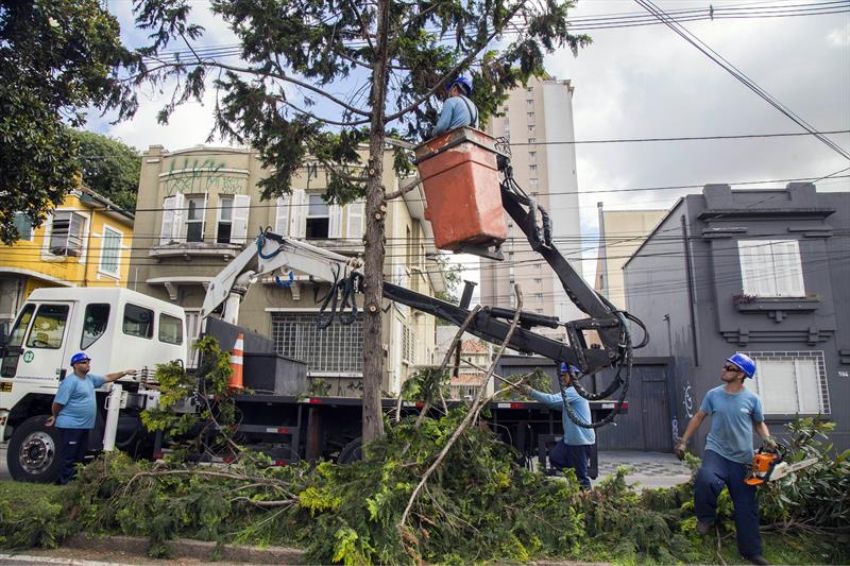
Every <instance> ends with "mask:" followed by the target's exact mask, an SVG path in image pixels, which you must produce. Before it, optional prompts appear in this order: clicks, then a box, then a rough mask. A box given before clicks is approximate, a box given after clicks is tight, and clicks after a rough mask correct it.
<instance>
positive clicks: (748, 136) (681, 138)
mask: <svg viewBox="0 0 850 566" xmlns="http://www.w3.org/2000/svg"><path fill="white" fill-rule="evenodd" d="M847 133H850V130H828V131H822V132H786V133H775V134H732V135H725V136H723V135H720V136H679V137H670V138H613V139H602V140H575V141H567V140H563V141H543V142H510V145H511V146H529V145H534V146H537V145H585V144H604V143H639V142H640V143H642V142H678V141H703V140H742V139H764V138H788V137H801V136H814V135H815V134H821V135H834V134H847Z"/></svg>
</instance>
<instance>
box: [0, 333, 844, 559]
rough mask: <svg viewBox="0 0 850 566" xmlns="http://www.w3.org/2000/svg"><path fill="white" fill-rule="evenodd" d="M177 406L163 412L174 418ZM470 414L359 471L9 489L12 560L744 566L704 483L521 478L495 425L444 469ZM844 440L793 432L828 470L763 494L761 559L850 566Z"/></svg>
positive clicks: (141, 473)
mask: <svg viewBox="0 0 850 566" xmlns="http://www.w3.org/2000/svg"><path fill="white" fill-rule="evenodd" d="M200 347H201V349H202V350H204V351H205V352H206V353H207V354H208V355H207V356H206V358H205V359H206V362H205V363H206V364H208V365H207V366H206V368H205V372H206V373H204V375H208V376H212V377H210V378H209V379H210V380H211V381H210V382H209V383H207V384H206V385H204V386H203V387H209V388H210V389H208V390H207V391H208V392H210V395H209V396H210V397H213V398H215V397H221V398H222V399H226V377H227V373H228V372H227V371H225V370H226V369H229V368H226V354H224V353H222V352H221V351H220V350H218V348H217V346H215V344H214V343H202V344H201V345H200ZM161 369H162V371H163V372H164V373H163V374H162V375H161V384H162V385H163V386H164V387H165V388H166V389H167V388H169V387H175V388H176V389H185V391H184V394H186V395H189V396H197V394H198V391H199V386H195V387H190V386H189V385H188V384H189V382H190V381H191V380H190V379H189V378H188V377H187V376H185V375H183V374H182V373H181V372H180V371H177V368H171V367H167V368H161ZM436 373H437V372H432V373H429V374H426V375H424V376H423V377H422V379H421V380H419V381H418V382H417V383H418V384H419V389H420V391H419V392H418V393H420V394H427V395H430V397H428V398H429V399H430V400H431V401H434V400H435V397H436V396H437V395H438V389H439V383H440V381H441V380H440V379H438V378H437V377H438V376H437V375H436ZM169 376H170V377H169ZM171 378H174V379H173V383H171V382H170V381H169V379H171ZM169 399H170V398H169V397H168V396H166V400H165V403H164V405H163V411H164V409H167V408H168V407H173V406H175V405H176V404H177V403H176V401H174V402H172V400H169ZM176 399H177V397H175V400H176ZM468 410H469V409H468V408H467V407H458V408H455V409H452V410H450V411H449V413H448V414H447V415H445V416H443V417H442V418H439V419H435V418H430V417H423V418H417V417H415V416H411V417H408V418H405V419H403V420H402V421H401V422H399V423H387V434H386V436H385V438H383V439H382V440H380V441H378V442H375V443H373V444H371V445H369V446H367V449H366V453H365V456H366V457H365V459H364V460H363V461H359V462H355V463H353V464H349V465H337V464H332V463H330V462H320V463H318V464H315V465H310V464H308V463H301V464H298V465H295V466H290V467H273V466H271V465H270V464H271V463H270V461H269V460H268V459H267V458H266V457H265V456H263V455H261V454H256V453H249V452H242V453H241V454H240V455H239V457H238V458H237V459H236V462H235V463H234V464H231V465H227V466H224V465H219V466H212V465H205V464H200V465H198V464H190V463H188V460H187V459H186V457H187V454H188V453H189V452H188V451H187V450H178V451H175V452H174V453H173V454H172V455H171V457H170V459H169V460H168V461H166V462H160V463H152V462H145V461H139V462H134V461H132V460H130V459H129V458H128V457H127V456H126V455H124V454H121V453H114V454H108V455H104V456H102V457H101V458H99V459H97V460H96V461H95V462H93V463H92V464H90V465H88V466H87V467H86V468H84V469H82V470H81V471H80V474H79V477H78V479H77V480H76V481H74V482H72V484H71V485H70V486H68V487H66V488H58V487H54V486H31V485H24V484H14V483H9V484H0V546H3V547H8V548H26V547H32V546H41V547H50V546H54V545H56V544H57V543H59V542H61V540H62V538H63V537H65V536H67V535H68V534H71V533H73V532H77V531H79V530H82V531H86V532H89V533H104V534H124V535H133V536H144V537H148V538H149V539H150V542H151V546H150V553H151V554H152V555H154V556H163V555H165V554H166V552H167V546H166V544H165V543H166V542H167V541H168V540H170V539H172V538H175V537H189V538H196V539H202V540H210V541H216V542H220V543H240V544H253V545H267V544H275V545H292V546H297V547H300V548H303V549H305V551H306V553H307V557H308V559H309V560H310V561H313V562H316V563H323V564H325V563H344V564H371V563H392V564H396V563H421V562H429V563H470V562H476V563H485V562H500V563H504V562H512V563H513V562H516V563H518V562H528V561H531V560H540V559H566V560H583V561H586V560H596V561H610V562H615V563H620V564H637V563H641V564H644V563H659V564H669V563H718V562H726V563H737V562H739V561H740V557H739V556H738V555H737V550H736V545H735V539H734V521H733V519H732V516H733V515H732V514H733V509H732V504H731V501H730V499H729V495H728V493H727V492H725V491H724V492H723V493H722V494H721V496H720V499H719V502H718V519H717V524H716V531H715V533H714V534H712V535H709V536H707V537H700V536H699V535H698V534H697V532H696V518H695V517H694V514H693V495H692V494H693V486H692V484H690V483H687V484H683V485H679V486H676V487H673V488H668V489H655V490H645V491H642V492H641V491H638V490H636V489H635V488H634V487H631V486H629V485H628V484H627V483H626V475H627V473H628V470H627V469H626V468H622V469H619V470H617V471H616V473H614V474H612V475H610V476H609V477H607V478H605V479H603V480H602V481H600V482H597V484H596V485H595V486H594V490H593V491H592V492H583V491H581V490H580V489H579V486H578V483H577V482H576V480H575V476H574V475H573V474H572V472H571V471H569V472H567V473H566V474H565V475H564V477H555V478H552V477H546V476H544V475H542V474H540V473H537V472H535V471H532V470H529V469H527V468H526V467H524V466H523V465H521V462H522V461H523V460H522V458H520V457H519V456H520V455H519V454H517V453H516V452H515V451H514V450H513V449H512V448H510V447H509V446H507V445H505V444H503V443H501V442H500V441H499V440H498V438H497V437H496V436H495V435H494V434H493V433H492V432H491V431H490V429H489V428H488V427H486V426H471V427H469V428H466V429H465V430H464V431H463V432H462V433H461V434H460V435H459V436H458V439H457V442H456V443H455V444H454V445H453V446H452V447H451V449H450V450H449V451H448V452H447V453H446V457H445V459H443V460H442V461H440V462H439V465H437V466H434V464H435V462H436V461H437V458H438V454H439V453H440V452H441V450H443V448H444V447H445V446H447V444H448V443H449V441H450V439H451V438H452V437H453V436H454V435H456V434H457V430H458V427H459V425H460V423H461V422H462V421H463V420H464V418H465V417H466V415H467V411H468ZM164 412H165V411H164ZM164 412H163V414H150V415H148V416H147V417H146V418H147V419H148V422H149V423H160V424H161V425H162V426H163V427H164V428H165V429H166V430H168V431H169V432H170V433H173V431H174V430H175V427H176V429H179V430H180V432H181V434H184V435H185V434H187V433H188V432H191V431H192V430H195V429H197V427H198V426H199V425H200V426H202V427H203V426H206V425H207V424H208V423H209V422H211V421H212V420H213V419H212V415H214V412H211V413H210V414H208V415H206V416H205V417H200V416H199V415H197V414H196V415H195V416H194V417H193V418H194V419H196V420H195V421H194V422H193V423H192V424H187V422H186V421H185V420H184V418H183V416H180V417H179V418H177V419H176V420H172V421H168V420H167V415H166V414H164ZM170 427H171V428H170ZM833 427H834V425H833V424H832V423H828V422H825V421H823V420H822V419H800V420H798V421H796V422H794V423H792V424H790V425H789V427H788V428H789V431H790V434H791V442H790V446H789V454H788V459H789V460H790V461H796V460H799V459H803V458H805V457H810V456H816V457H817V458H818V459H819V460H818V463H817V464H816V465H815V466H813V467H810V468H808V469H806V470H804V471H802V472H799V473H798V474H796V475H795V476H790V477H788V478H785V479H783V480H781V481H777V482H773V483H771V484H769V485H767V486H764V487H762V488H760V500H761V511H762V527H763V531H764V532H765V545H764V546H765V555H766V557H767V558H768V559H769V560H771V561H773V562H777V563H792V564H801V563H847V562H848V560H850V552H848V551H847V550H846V549H847V548H850V544H848V543H850V529H848V527H847V525H848V521H847V513H848V489H847V488H848V485H847V482H848V477H850V474H849V473H848V472H850V469H848V453H844V454H841V455H838V456H834V455H831V454H832V453H831V452H830V449H831V446H830V445H829V444H828V442H827V441H826V438H827V434H828V433H829V432H830V430H832V428H833ZM207 437H209V435H207ZM220 438H223V439H226V440H227V441H228V442H232V439H229V437H228V436H227V435H226V434H225V435H220ZM184 446H185V447H188V446H190V444H184ZM197 448H198V447H197V446H194V449H195V450H197ZM687 463H688V465H689V466H691V468H692V469H694V470H696V469H697V468H698V466H699V459H697V458H695V457H693V456H689V457H688V460H687ZM432 467H434V472H433V474H431V475H429V469H430V468H432ZM425 477H427V481H426V482H425V484H424V488H423V489H421V491H419V492H418V493H417V495H416V497H413V498H412V497H411V496H412V494H414V493H415V492H416V487H417V485H418V484H419V483H420V481H421V480H422V479H423V478H425ZM408 509H409V513H408V512H406V511H407V510H408Z"/></svg>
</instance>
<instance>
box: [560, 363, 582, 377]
mask: <svg viewBox="0 0 850 566" xmlns="http://www.w3.org/2000/svg"><path fill="white" fill-rule="evenodd" d="M558 369H559V370H561V373H567V370H569V372H570V373H571V374H573V375H578V374H580V373H581V371H580V370H579V369H578V368H577V367H576V366H574V365H572V364H567V362H561V366H560V367H559V368H558Z"/></svg>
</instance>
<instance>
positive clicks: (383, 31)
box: [363, 0, 390, 444]
mask: <svg viewBox="0 0 850 566" xmlns="http://www.w3.org/2000/svg"><path fill="white" fill-rule="evenodd" d="M389 13H390V4H389V0H379V2H378V14H377V21H378V30H377V37H376V46H375V48H376V51H377V53H376V57H375V65H374V69H373V72H372V94H371V99H372V100H371V102H372V118H371V126H370V131H369V133H370V139H369V170H368V175H369V181H368V183H367V184H366V253H365V257H364V266H363V270H364V271H365V284H366V289H365V301H364V303H365V309H364V311H365V312H364V319H365V320H364V322H363V444H367V443H369V442H371V441H373V440H376V439H378V438H380V437H382V436H383V435H384V420H383V413H382V411H381V383H382V381H383V377H384V349H383V344H382V338H383V336H382V333H381V326H382V325H381V315H382V311H381V302H382V298H383V288H384V258H385V256H386V249H385V247H384V245H385V239H386V238H385V231H386V213H387V205H386V200H385V198H384V197H385V192H384V186H383V175H384V136H385V134H384V106H385V104H386V102H385V101H386V97H387V69H388V62H387V44H388V41H389V37H388V35H389V34H388V28H389Z"/></svg>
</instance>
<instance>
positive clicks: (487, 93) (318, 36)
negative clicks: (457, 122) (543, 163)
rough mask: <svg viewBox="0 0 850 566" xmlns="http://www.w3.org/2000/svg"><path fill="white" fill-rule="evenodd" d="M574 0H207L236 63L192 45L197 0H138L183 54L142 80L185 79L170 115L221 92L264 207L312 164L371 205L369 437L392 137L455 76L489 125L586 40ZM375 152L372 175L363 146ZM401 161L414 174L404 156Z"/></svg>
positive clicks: (222, 130) (342, 194) (376, 413)
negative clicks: (233, 46)
mask: <svg viewBox="0 0 850 566" xmlns="http://www.w3.org/2000/svg"><path fill="white" fill-rule="evenodd" d="M572 6H573V2H571V1H567V2H559V1H557V0H541V1H539V2H527V1H509V0H406V1H392V0H375V1H374V2H356V1H354V0H331V1H327V0H300V1H298V2H292V1H286V0H211V3H210V7H211V10H212V12H213V13H214V14H215V15H217V16H219V17H221V18H223V19H224V20H225V21H226V22H227V23H228V24H229V26H230V28H231V29H232V30H233V32H234V33H235V35H236V36H237V37H238V39H239V41H240V50H239V51H240V58H239V60H238V61H234V59H233V58H224V57H220V56H217V55H216V52H214V51H211V50H207V51H205V50H202V49H195V48H194V47H193V46H192V43H191V41H190V39H193V38H191V37H188V32H189V31H190V30H191V31H193V32H195V33H196V34H197V35H200V32H199V30H197V28H190V27H189V26H188V25H187V22H188V21H189V20H188V14H189V10H190V9H191V3H190V2H189V0H137V1H136V6H135V13H136V16H137V23H138V24H139V25H141V26H142V27H143V28H145V29H147V30H148V31H150V32H151V33H152V37H155V38H157V39H158V40H159V41H158V42H157V44H156V45H155V48H156V49H159V50H162V48H163V47H165V46H166V45H167V44H168V43H169V42H170V41H175V43H178V44H182V46H183V47H184V48H185V47H186V46H188V47H189V48H188V50H186V49H184V51H183V52H181V54H180V55H171V56H169V57H168V58H158V59H154V60H153V61H154V62H151V63H149V65H148V68H147V69H146V71H145V73H142V74H140V75H139V77H138V80H139V81H142V80H153V81H155V82H157V83H160V84H162V83H165V82H166V81H169V80H174V79H176V80H177V87H176V91H175V96H174V97H173V102H172V103H170V104H168V105H167V106H166V107H165V108H164V109H163V110H162V112H161V113H160V119H161V120H162V121H167V119H168V116H169V115H170V114H171V112H173V111H174V109H175V108H176V106H178V105H179V104H181V103H182V102H185V101H188V100H191V99H193V98H194V99H199V98H200V97H201V96H203V94H204V92H205V89H206V88H208V87H210V86H211V88H214V89H215V90H216V91H217V93H216V94H217V96H216V100H217V102H216V108H215V113H216V125H215V128H216V130H215V131H216V132H217V133H218V134H219V135H222V136H223V137H227V138H231V139H233V140H235V141H237V142H239V143H245V144H250V145H251V146H252V147H254V148H255V149H256V150H257V151H258V152H259V154H260V157H261V159H262V161H263V164H264V165H265V166H266V167H268V168H269V170H271V171H272V173H271V174H270V176H269V177H268V178H266V179H264V180H263V181H262V183H261V188H262V189H263V196H264V197H265V198H272V197H274V196H277V195H280V194H283V193H287V192H289V191H290V190H291V181H292V176H293V175H294V174H295V172H296V171H297V170H298V169H299V168H300V167H301V166H302V165H303V164H304V162H305V160H306V159H307V158H310V159H314V160H317V161H318V162H319V163H320V164H321V166H322V167H323V168H324V169H325V171H326V172H327V173H328V187H327V194H326V199H327V200H328V201H329V202H334V203H346V202H350V201H351V200H354V199H355V198H361V197H365V200H366V218H367V227H366V236H365V240H366V251H365V258H364V260H365V266H364V271H365V275H366V278H365V320H364V325H363V326H364V338H363V340H364V348H363V352H364V360H363V362H364V363H363V368H364V375H363V439H364V442H369V441H371V440H374V439H376V438H378V437H380V436H382V434H383V421H382V415H381V406H380V391H381V379H382V376H383V373H384V360H383V357H382V356H375V355H369V354H370V353H373V352H380V351H381V308H380V306H381V300H382V285H383V281H382V272H383V265H384V259H385V254H386V252H385V211H386V203H387V201H388V200H389V199H391V198H395V197H398V196H400V191H393V192H391V193H388V191H387V190H386V187H384V186H383V184H382V179H383V175H384V155H385V147H386V143H387V141H388V140H389V139H390V138H396V139H401V140H403V141H407V142H415V141H417V140H421V138H422V136H423V135H425V133H426V132H427V130H428V128H429V127H430V125H431V124H432V123H433V122H434V119H435V117H436V100H437V98H438V96H439V95H441V94H442V93H443V91H444V89H445V86H446V85H448V84H449V82H450V81H451V80H452V79H454V78H455V77H457V76H458V75H460V74H465V75H467V76H471V78H472V80H473V84H474V87H475V88H474V94H473V97H472V98H473V100H474V101H475V103H476V104H477V105H478V108H479V114H480V119H481V121H482V123H484V122H485V121H486V120H487V118H488V117H489V116H491V115H492V114H493V113H494V112H495V111H496V110H497V108H498V105H499V104H500V103H501V102H503V101H504V100H505V97H506V96H507V91H508V90H509V89H511V88H513V87H515V86H517V85H518V84H520V83H524V82H525V81H527V80H528V78H530V77H531V76H543V75H544V74H545V72H544V56H545V55H546V54H547V53H552V52H554V51H555V50H557V49H560V48H563V47H569V48H570V49H571V50H572V51H573V53H574V54H575V53H577V51H578V48H579V47H581V46H583V45H585V44H587V43H589V42H590V39H589V38H588V37H587V36H583V35H573V34H571V33H570V32H569V29H568V25H567V21H566V16H567V10H568V9H569V8H571V7H572ZM367 142H368V158H367V161H366V164H365V166H363V165H362V164H360V162H359V159H360V157H359V154H358V151H357V150H358V146H359V145H360V144H362V143H367ZM396 151H397V152H398V153H397V155H396V159H395V160H394V167H395V168H396V170H397V171H399V172H401V171H404V170H406V168H408V167H409V160H407V159H406V158H405V156H404V155H403V154H402V150H400V149H397V150H396Z"/></svg>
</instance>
